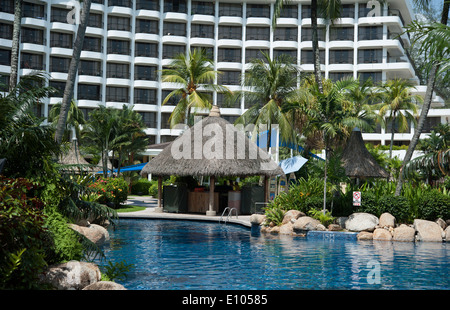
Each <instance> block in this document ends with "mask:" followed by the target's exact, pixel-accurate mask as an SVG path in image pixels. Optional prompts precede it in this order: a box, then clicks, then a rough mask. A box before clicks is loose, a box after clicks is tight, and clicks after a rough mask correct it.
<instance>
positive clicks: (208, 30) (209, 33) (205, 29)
mask: <svg viewBox="0 0 450 310" xmlns="http://www.w3.org/2000/svg"><path fill="white" fill-rule="evenodd" d="M191 38H210V39H214V26H212V25H204V24H191Z"/></svg>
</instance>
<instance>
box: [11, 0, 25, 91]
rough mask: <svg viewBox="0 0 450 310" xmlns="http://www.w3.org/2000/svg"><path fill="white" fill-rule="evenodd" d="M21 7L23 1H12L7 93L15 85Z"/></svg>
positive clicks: (17, 66)
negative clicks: (11, 30)
mask: <svg viewBox="0 0 450 310" xmlns="http://www.w3.org/2000/svg"><path fill="white" fill-rule="evenodd" d="M22 5H23V0H15V1H14V25H13V36H12V47H11V75H10V76H9V91H12V90H13V89H14V88H15V87H16V85H17V72H18V68H19V42H20V40H19V39H20V29H21V27H22Z"/></svg>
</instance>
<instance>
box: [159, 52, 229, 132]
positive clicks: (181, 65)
mask: <svg viewBox="0 0 450 310" xmlns="http://www.w3.org/2000/svg"><path fill="white" fill-rule="evenodd" d="M216 74H217V71H215V70H214V64H213V61H212V60H211V59H209V58H208V57H207V56H206V52H205V50H204V49H194V50H193V51H189V54H188V55H187V56H186V55H185V54H179V55H177V56H176V57H175V58H174V60H173V61H172V62H171V64H170V65H169V67H168V68H167V69H163V70H162V82H169V83H175V84H178V85H179V88H177V89H175V90H173V91H172V92H170V93H169V94H168V95H167V96H166V98H165V99H164V101H163V102H162V104H166V103H167V102H168V101H169V99H170V98H171V97H172V96H177V97H180V101H179V102H178V104H177V105H176V106H175V108H174V110H173V112H172V114H171V115H170V118H169V122H170V127H171V128H172V127H174V126H175V125H177V124H181V123H184V124H185V125H187V124H188V121H189V117H190V113H191V109H192V108H198V109H205V108H206V109H210V108H211V102H210V98H208V96H207V95H206V94H205V93H204V92H201V90H213V91H214V90H215V91H219V92H223V91H227V89H226V88H225V87H223V86H220V85H215V84H214V79H215V78H216Z"/></svg>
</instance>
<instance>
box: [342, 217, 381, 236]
mask: <svg viewBox="0 0 450 310" xmlns="http://www.w3.org/2000/svg"><path fill="white" fill-rule="evenodd" d="M378 222H379V221H378V217H376V216H375V215H373V214H369V213H363V212H360V213H353V214H351V215H350V216H349V217H348V219H347V221H345V229H347V230H349V231H371V232H372V231H374V229H375V226H377V225H378Z"/></svg>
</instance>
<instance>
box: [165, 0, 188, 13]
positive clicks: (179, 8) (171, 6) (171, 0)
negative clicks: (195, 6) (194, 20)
mask: <svg viewBox="0 0 450 310" xmlns="http://www.w3.org/2000/svg"><path fill="white" fill-rule="evenodd" d="M165 12H175V13H187V4H186V1H185V0H165V1H164V13H165Z"/></svg>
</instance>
